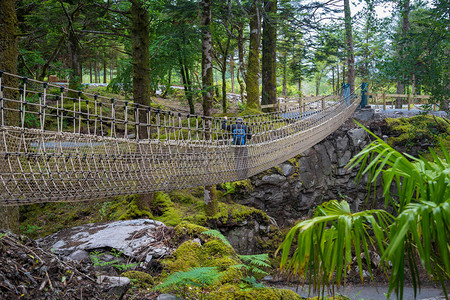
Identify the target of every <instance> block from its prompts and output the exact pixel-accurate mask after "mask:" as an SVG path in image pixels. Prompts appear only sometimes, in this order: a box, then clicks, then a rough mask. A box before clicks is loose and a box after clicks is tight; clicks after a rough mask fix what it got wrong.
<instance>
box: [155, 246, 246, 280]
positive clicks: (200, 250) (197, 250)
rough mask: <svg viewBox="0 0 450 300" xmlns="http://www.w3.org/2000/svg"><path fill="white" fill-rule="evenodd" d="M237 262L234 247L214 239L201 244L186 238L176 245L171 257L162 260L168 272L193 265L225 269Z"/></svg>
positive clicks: (181, 269)
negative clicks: (176, 247)
mask: <svg viewBox="0 0 450 300" xmlns="http://www.w3.org/2000/svg"><path fill="white" fill-rule="evenodd" d="M239 263H240V261H239V259H238V258H237V254H236V252H234V249H232V248H230V247H228V246H227V245H225V244H224V243H223V242H222V241H219V240H216V239H213V240H210V241H208V242H206V243H205V244H203V245H200V244H199V243H197V242H194V241H192V240H188V241H186V242H184V243H182V244H181V245H180V246H179V247H178V249H177V250H176V251H175V252H174V253H173V255H172V257H171V258H167V259H165V260H164V261H163V265H164V266H165V268H166V269H167V271H168V273H169V274H171V273H174V272H178V271H187V270H188V269H189V268H195V267H219V268H220V269H221V270H226V268H227V267H229V266H231V265H237V264H239Z"/></svg>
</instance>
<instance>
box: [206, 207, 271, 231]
mask: <svg viewBox="0 0 450 300" xmlns="http://www.w3.org/2000/svg"><path fill="white" fill-rule="evenodd" d="M250 219H257V220H258V221H265V222H269V216H268V215H267V214H266V213H264V212H263V211H261V210H259V209H256V208H253V207H248V206H244V205H240V204H230V205H226V204H224V203H219V212H218V213H217V214H216V215H214V216H213V217H209V218H207V224H210V225H214V226H212V227H215V226H217V225H223V224H227V225H233V224H234V225H237V224H240V223H241V222H243V221H247V220H250Z"/></svg>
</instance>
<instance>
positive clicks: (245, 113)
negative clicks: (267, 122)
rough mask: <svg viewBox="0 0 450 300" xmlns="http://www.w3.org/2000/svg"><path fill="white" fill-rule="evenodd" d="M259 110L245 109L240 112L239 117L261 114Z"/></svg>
mask: <svg viewBox="0 0 450 300" xmlns="http://www.w3.org/2000/svg"><path fill="white" fill-rule="evenodd" d="M261 113H262V112H261V110H259V109H257V108H250V107H247V108H246V109H245V110H244V111H242V112H241V113H240V114H239V115H240V116H243V117H245V116H254V115H259V114H261Z"/></svg>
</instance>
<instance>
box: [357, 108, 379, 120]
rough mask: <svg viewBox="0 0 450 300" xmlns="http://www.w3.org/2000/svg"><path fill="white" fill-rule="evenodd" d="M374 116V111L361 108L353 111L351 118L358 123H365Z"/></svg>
mask: <svg viewBox="0 0 450 300" xmlns="http://www.w3.org/2000/svg"><path fill="white" fill-rule="evenodd" d="M374 115H375V110H373V109H371V108H362V109H357V110H356V111H355V113H354V114H353V118H355V119H356V120H358V121H362V122H366V121H369V120H370V119H372V118H373V116H374Z"/></svg>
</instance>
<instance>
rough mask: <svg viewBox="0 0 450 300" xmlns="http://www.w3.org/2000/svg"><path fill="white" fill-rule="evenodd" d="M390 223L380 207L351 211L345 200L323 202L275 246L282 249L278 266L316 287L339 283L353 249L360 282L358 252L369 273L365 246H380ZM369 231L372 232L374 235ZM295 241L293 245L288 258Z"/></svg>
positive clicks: (369, 268) (366, 247) (345, 272)
mask: <svg viewBox="0 0 450 300" xmlns="http://www.w3.org/2000/svg"><path fill="white" fill-rule="evenodd" d="M391 222H392V217H391V216H390V215H389V214H388V213H387V212H385V211H383V210H369V211H364V212H358V213H351V211H350V207H349V205H348V203H347V202H345V201H341V202H338V201H336V200H332V201H329V202H326V203H324V204H322V205H321V206H319V207H318V208H317V210H316V214H315V217H314V218H312V219H309V220H305V221H303V222H300V223H298V224H296V225H295V226H294V227H293V228H292V229H291V230H290V231H289V233H288V234H287V235H286V238H285V240H284V241H283V243H282V244H281V246H280V247H279V249H278V251H279V250H282V256H281V265H280V267H281V268H282V269H287V270H289V271H290V272H291V273H293V274H295V275H297V276H299V277H301V278H306V276H309V277H310V279H312V280H313V282H314V288H316V289H317V288H319V287H320V286H322V285H326V286H330V285H334V284H337V285H340V284H341V282H342V279H343V278H344V277H345V276H346V275H347V270H348V269H349V268H350V265H351V263H352V259H353V256H352V251H354V253H355V256H356V258H357V264H358V267H359V272H360V277H361V280H362V281H363V280H364V279H363V269H364V267H363V262H362V259H361V255H362V253H363V252H364V258H365V261H366V266H367V269H368V270H369V272H370V274H371V275H372V270H371V267H370V265H371V262H370V256H369V247H371V246H372V247H376V248H379V247H381V248H382V249H384V244H383V243H384V240H385V234H384V231H385V230H386V229H387V226H388V225H389V224H390V223H391ZM370 231H373V232H374V233H375V235H374V237H373V236H372V234H371V232H370ZM295 240H296V241H297V247H296V249H295V251H294V253H293V255H292V257H291V258H289V252H290V249H291V247H292V244H293V243H294V242H295ZM361 245H362V247H361ZM334 274H335V277H333V275H334Z"/></svg>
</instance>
